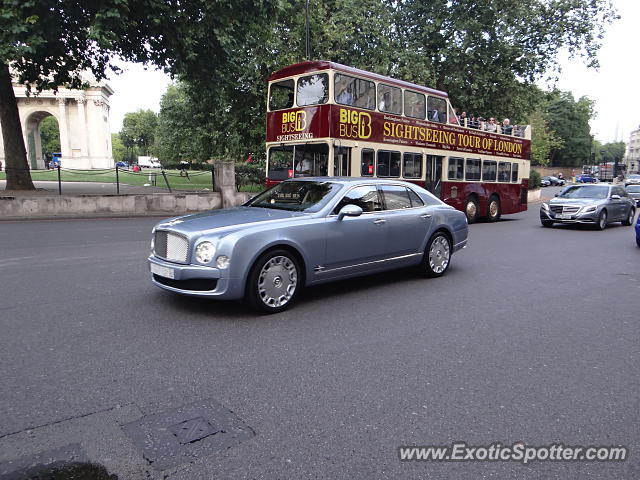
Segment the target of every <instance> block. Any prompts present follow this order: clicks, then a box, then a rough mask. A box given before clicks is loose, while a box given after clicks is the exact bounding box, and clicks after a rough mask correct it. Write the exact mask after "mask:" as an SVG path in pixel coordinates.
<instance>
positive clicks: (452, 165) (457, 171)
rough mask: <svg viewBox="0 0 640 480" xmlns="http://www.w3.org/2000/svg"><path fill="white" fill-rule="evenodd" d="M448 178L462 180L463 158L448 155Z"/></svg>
mask: <svg viewBox="0 0 640 480" xmlns="http://www.w3.org/2000/svg"><path fill="white" fill-rule="evenodd" d="M449 180H464V158H460V157H449Z"/></svg>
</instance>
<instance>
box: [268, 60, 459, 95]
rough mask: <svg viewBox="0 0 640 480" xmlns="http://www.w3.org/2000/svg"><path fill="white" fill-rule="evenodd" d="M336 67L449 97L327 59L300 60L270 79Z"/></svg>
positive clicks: (404, 86)
mask: <svg viewBox="0 0 640 480" xmlns="http://www.w3.org/2000/svg"><path fill="white" fill-rule="evenodd" d="M329 69H334V70H337V71H339V72H342V73H346V74H348V75H355V76H358V77H363V78H368V79H369V80H374V81H376V82H383V83H386V84H389V85H392V86H395V87H400V88H408V89H410V90H415V91H417V92H422V93H427V94H430V95H437V96H440V97H444V98H448V96H449V95H447V93H446V92H442V91H440V90H436V89H434V88H429V87H423V86H420V85H416V84H415V83H411V82H405V81H404V80H396V79H395V78H392V77H387V76H385V75H379V74H377V73H372V72H367V71H366V70H360V69H359V68H353V67H347V66H346V65H342V64H340V63H335V62H329V61H326V60H319V61H307V62H300V63H296V64H294V65H289V66H288V67H284V68H282V69H280V70H278V71H276V72H273V73H272V74H271V75H269V81H270V82H271V81H273V80H278V79H280V78H286V77H291V76H293V75H302V74H305V73H313V72H317V71H319V70H329Z"/></svg>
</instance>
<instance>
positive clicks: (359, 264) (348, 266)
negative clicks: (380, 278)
mask: <svg viewBox="0 0 640 480" xmlns="http://www.w3.org/2000/svg"><path fill="white" fill-rule="evenodd" d="M420 255H422V253H410V254H409V255H401V256H399V257H392V258H385V259H382V260H374V261H373V262H365V263H358V264H356V265H347V266H345V267H336V268H331V269H329V270H323V271H321V272H316V273H328V272H335V271H337V270H344V269H346V268H357V267H364V266H366V265H374V264H376V263H384V262H390V261H392V260H402V259H405V258H411V257H416V256H420Z"/></svg>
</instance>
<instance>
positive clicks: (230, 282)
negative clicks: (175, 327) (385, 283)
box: [149, 177, 468, 313]
mask: <svg viewBox="0 0 640 480" xmlns="http://www.w3.org/2000/svg"><path fill="white" fill-rule="evenodd" d="M467 228H468V227H467V220H466V217H465V215H464V214H463V213H462V212H459V211H458V210H455V209H454V208H452V207H450V206H448V205H446V204H445V203H443V202H442V201H440V200H439V199H438V198H436V197H435V196H433V195H432V194H431V193H429V192H428V191H426V190H424V189H422V188H420V187H418V186H416V185H413V184H410V183H406V182H401V181H396V180H383V179H363V178H338V177H322V178H320V177H315V178H305V179H292V180H287V181H284V182H282V183H280V184H278V185H276V186H275V187H273V188H271V189H269V190H267V191H265V192H263V193H261V194H259V195H258V196H256V197H254V198H253V199H251V200H250V201H249V202H247V203H246V204H245V205H243V206H240V207H236V208H229V209H224V210H212V211H208V212H204V213H199V214H194V215H187V216H183V217H177V218H173V219H169V220H165V221H163V222H161V223H159V224H158V225H156V226H155V227H154V229H153V239H152V247H151V250H152V251H151V255H150V256H149V267H150V270H151V277H152V281H153V283H154V284H155V285H157V286H158V287H161V288H163V289H166V290H170V291H172V292H177V293H181V294H184V295H192V296H202V297H211V298H219V299H241V298H246V299H247V300H248V301H249V302H250V303H251V304H252V306H253V307H255V308H257V309H258V310H259V311H262V312H267V313H272V312H278V311H281V310H284V309H285V308H287V307H289V306H290V305H291V304H292V303H293V302H294V300H295V299H296V297H297V295H298V294H299V293H300V291H301V289H302V288H303V287H305V286H310V285H316V284H319V283H324V282H329V281H333V280H339V279H344V278H348V277H355V276H359V275H366V274H369V273H376V272H380V271H383V270H388V269H393V268H400V267H407V266H418V267H419V269H420V270H421V271H422V272H423V273H424V274H425V275H426V276H428V277H438V276H441V275H443V274H444V273H445V272H446V271H447V268H448V267H449V264H450V262H451V255H452V254H453V252H455V251H457V250H460V249H461V248H464V247H465V246H466V243H467V232H468V230H467Z"/></svg>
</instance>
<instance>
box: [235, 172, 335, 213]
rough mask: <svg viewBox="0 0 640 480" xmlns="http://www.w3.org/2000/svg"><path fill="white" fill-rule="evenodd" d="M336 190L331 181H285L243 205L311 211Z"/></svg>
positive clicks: (322, 203)
mask: <svg viewBox="0 0 640 480" xmlns="http://www.w3.org/2000/svg"><path fill="white" fill-rule="evenodd" d="M338 190H339V184H337V183H332V182H313V181H309V182H302V181H295V180H292V181H286V182H282V183H279V184H278V185H276V186H275V187H273V188H271V189H269V190H267V191H266V192H263V193H261V194H260V195H258V196H257V197H255V198H253V199H251V200H250V201H249V202H247V203H246V204H245V206H247V207H258V208H275V209H277V210H290V211H292V212H309V213H313V212H317V211H318V210H320V209H321V208H322V207H323V206H324V205H325V204H326V202H327V201H328V200H329V198H331V197H332V196H333V194H334V193H335V192H336V191H338Z"/></svg>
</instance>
